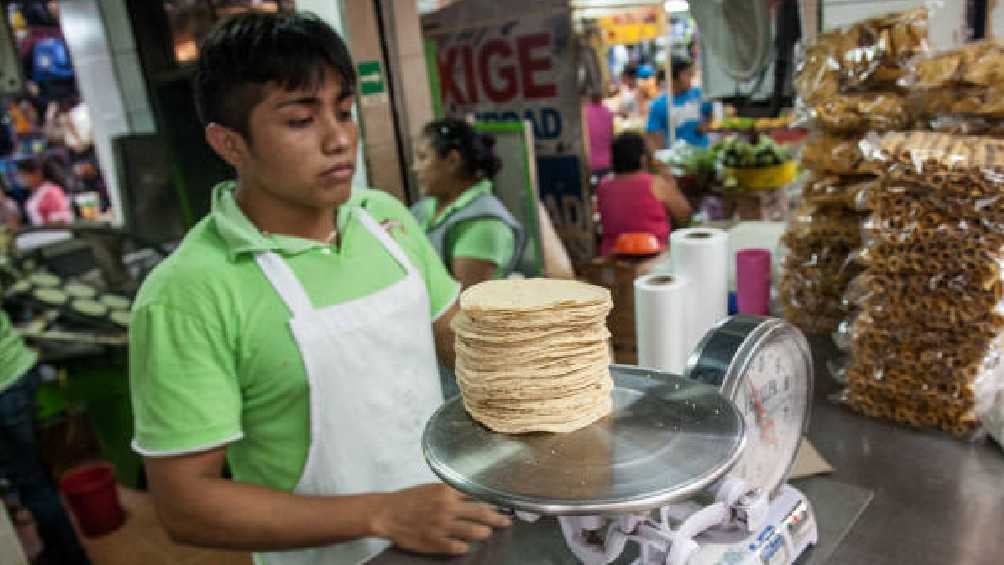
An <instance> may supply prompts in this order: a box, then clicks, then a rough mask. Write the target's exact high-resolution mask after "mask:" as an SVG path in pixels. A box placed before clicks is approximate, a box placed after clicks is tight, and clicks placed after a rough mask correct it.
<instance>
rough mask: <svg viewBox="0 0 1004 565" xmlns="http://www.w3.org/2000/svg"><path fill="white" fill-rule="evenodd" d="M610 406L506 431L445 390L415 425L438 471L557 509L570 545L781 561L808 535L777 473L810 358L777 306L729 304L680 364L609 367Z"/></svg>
mask: <svg viewBox="0 0 1004 565" xmlns="http://www.w3.org/2000/svg"><path fill="white" fill-rule="evenodd" d="M611 375H612V376H613V379H614V390H613V393H612V394H613V400H614V410H613V412H612V413H611V414H610V415H609V416H607V417H606V418H603V419H601V420H599V421H598V422H595V423H593V424H591V425H589V426H587V427H585V428H583V429H580V430H577V431H574V432H571V433H566V434H546V433H534V434H523V435H506V434H499V433H495V432H492V431H491V430H489V429H487V428H485V427H484V426H482V425H481V424H479V423H478V422H476V421H474V420H472V419H471V418H470V416H469V415H468V414H467V412H466V411H465V410H464V407H463V403H462V402H461V400H460V399H459V398H453V399H451V400H450V401H448V402H446V403H445V404H444V405H443V406H442V407H441V408H440V409H439V410H438V411H437V412H436V413H435V414H434V415H433V416H432V418H431V419H430V421H429V423H428V425H427V426H426V429H425V434H424V436H423V449H424V452H425V457H426V461H427V462H428V464H429V466H430V467H431V468H432V470H433V472H435V473H436V474H437V475H438V476H439V477H440V478H441V479H442V480H443V481H444V482H445V483H446V484H448V485H450V486H452V487H453V488H456V489H457V490H459V491H461V492H464V493H466V494H468V495H470V496H472V497H474V498H477V499H480V500H484V501H486V502H491V503H493V504H496V505H499V506H500V507H504V508H511V509H513V511H514V512H515V514H516V516H517V517H518V518H520V519H523V520H527V521H534V520H536V519H537V518H538V517H539V516H540V515H553V516H557V517H558V520H559V523H560V525H561V530H562V534H563V536H564V539H565V542H566V544H567V546H568V548H569V550H570V551H571V552H572V553H573V554H574V555H575V556H576V557H577V558H578V559H579V560H580V561H582V562H583V563H585V564H587V565H594V564H595V565H599V564H605V563H611V562H613V561H614V560H616V559H617V558H618V557H619V556H620V555H621V554H622V553H623V552H624V550H625V548H626V547H628V545H629V544H636V545H637V551H636V553H637V554H638V555H639V557H638V558H637V559H636V560H635V561H634V564H636V565H655V564H667V565H683V564H690V565H711V564H722V565H724V564H740V565H750V564H754V563H757V564H771V565H773V564H790V563H794V562H795V560H796V559H797V558H798V557H799V556H800V555H801V554H802V553H803V552H804V551H805V550H806V549H807V548H808V547H809V546H811V545H814V544H815V543H816V541H817V537H818V531H817V527H816V520H815V514H814V513H813V510H812V507H811V505H810V504H809V501H808V499H806V497H805V496H804V495H803V494H802V493H800V492H799V491H798V490H796V489H795V488H793V487H791V486H790V485H788V484H786V480H787V478H788V473H789V472H790V470H791V466H792V464H793V463H794V460H795V456H796V454H797V453H796V452H797V449H798V446H799V443H800V441H801V437H802V434H803V432H804V431H805V427H806V425H807V422H808V414H809V403H810V399H811V395H812V358H811V355H810V353H809V348H808V344H807V343H806V341H805V338H804V336H803V335H802V334H801V332H799V331H798V330H797V329H795V328H794V327H792V326H791V325H789V324H787V323H786V322H784V321H782V320H779V319H775V318H763V317H755V316H735V317H732V318H728V319H726V320H723V321H722V322H721V323H719V324H718V325H717V326H715V327H714V328H712V330H711V331H710V332H709V333H708V334H707V335H706V336H705V338H704V339H703V340H702V341H701V343H700V344H698V346H697V347H696V349H695V350H694V352H693V353H692V354H691V357H690V359H689V362H688V365H687V370H686V373H685V376H677V375H672V374H668V373H663V372H659V371H654V370H647V369H643V368H638V367H629V366H624V365H613V366H611Z"/></svg>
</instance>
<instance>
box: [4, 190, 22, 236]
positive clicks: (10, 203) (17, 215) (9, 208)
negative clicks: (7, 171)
mask: <svg viewBox="0 0 1004 565" xmlns="http://www.w3.org/2000/svg"><path fill="white" fill-rule="evenodd" d="M0 227H2V228H7V229H8V230H10V231H17V230H18V229H19V228H20V227H21V210H20V209H19V207H18V205H17V201H16V200H14V199H13V198H11V197H10V196H7V193H6V192H4V191H3V190H0Z"/></svg>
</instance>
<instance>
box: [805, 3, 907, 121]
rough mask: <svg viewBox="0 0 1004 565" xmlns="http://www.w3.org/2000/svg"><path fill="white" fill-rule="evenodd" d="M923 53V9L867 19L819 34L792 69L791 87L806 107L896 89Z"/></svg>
mask: <svg viewBox="0 0 1004 565" xmlns="http://www.w3.org/2000/svg"><path fill="white" fill-rule="evenodd" d="M926 50H927V11H926V10H924V9H918V10H911V11H907V12H900V13H895V14H889V15H886V16H882V17H878V18H871V19H868V20H864V21H862V22H858V23H856V24H854V25H851V26H849V27H847V28H844V29H837V30H832V31H829V32H826V33H823V34H821V35H819V37H818V38H817V39H816V41H815V43H813V44H812V45H809V46H808V47H807V48H806V50H805V52H804V54H803V56H802V59H801V61H800V64H799V65H798V68H797V69H796V74H795V80H794V82H795V89H796V92H797V93H798V95H799V97H801V98H802V99H803V100H805V101H806V102H807V103H809V104H813V105H814V104H817V103H819V102H822V101H824V100H826V99H827V98H829V97H831V96H833V95H834V94H835V93H837V92H846V91H848V90H864V89H874V88H880V87H886V88H888V87H890V86H894V85H895V83H896V82H897V80H898V79H900V78H902V77H903V76H904V75H905V74H906V72H907V70H906V66H905V63H906V62H907V61H908V60H909V59H911V58H912V57H915V56H916V55H918V54H920V53H923V52H926Z"/></svg>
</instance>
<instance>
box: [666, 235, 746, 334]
mask: <svg viewBox="0 0 1004 565" xmlns="http://www.w3.org/2000/svg"><path fill="white" fill-rule="evenodd" d="M669 251H670V255H669V257H670V262H671V264H672V270H673V274H674V275H676V276H681V277H685V278H686V279H687V281H688V282H689V283H690V285H691V289H690V299H689V300H688V306H687V315H686V323H687V334H688V336H689V339H688V342H687V344H686V346H687V351H690V350H692V349H693V348H694V347H695V346H697V343H698V342H699V341H700V340H701V338H703V337H704V334H706V333H707V332H708V330H710V329H711V328H712V326H714V325H715V324H716V323H718V321H719V320H721V319H722V318H725V317H726V316H727V315H728V312H729V310H728V307H729V303H728V300H729V271H730V263H731V262H732V260H731V252H730V250H729V236H728V233H726V232H725V231H724V230H720V229H715V228H687V229H682V230H677V231H675V232H673V234H672V235H671V236H670V244H669Z"/></svg>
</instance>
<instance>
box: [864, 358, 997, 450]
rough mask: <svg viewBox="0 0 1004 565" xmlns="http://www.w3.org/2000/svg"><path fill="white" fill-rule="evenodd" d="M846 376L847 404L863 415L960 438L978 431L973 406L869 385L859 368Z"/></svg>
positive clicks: (916, 392)
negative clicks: (930, 429)
mask: <svg viewBox="0 0 1004 565" xmlns="http://www.w3.org/2000/svg"><path fill="white" fill-rule="evenodd" d="M847 375H848V387H847V390H846V391H844V401H845V403H846V404H847V405H848V406H850V407H851V408H853V409H854V410H856V411H858V412H860V413H862V414H865V415H867V416H871V417H873V418H881V419H884V420H892V421H895V422H899V423H901V424H907V425H909V426H912V427H915V428H940V429H942V430H944V431H946V432H949V433H951V434H953V435H955V436H956V437H960V438H964V437H969V436H971V435H972V434H973V432H975V430H976V428H977V425H978V422H977V419H976V414H975V413H974V411H973V405H972V403H966V402H964V401H960V400H958V399H956V398H953V397H950V396H949V397H946V396H945V395H942V394H939V393H937V392H926V391H916V390H909V389H904V388H900V387H896V386H889V385H883V384H876V383H874V382H868V381H866V380H864V379H866V378H868V377H867V375H865V374H862V373H861V372H860V371H859V370H858V368H856V367H851V368H850V369H848V371H847Z"/></svg>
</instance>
